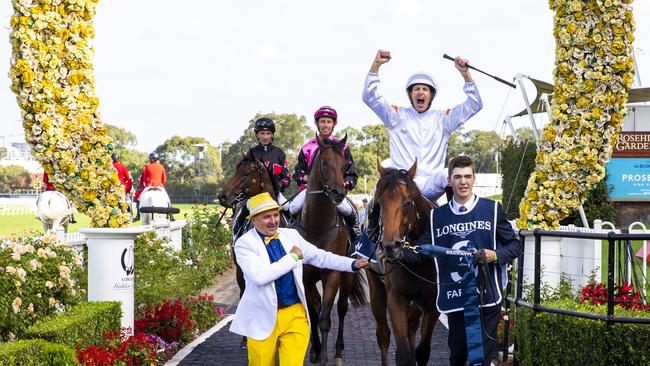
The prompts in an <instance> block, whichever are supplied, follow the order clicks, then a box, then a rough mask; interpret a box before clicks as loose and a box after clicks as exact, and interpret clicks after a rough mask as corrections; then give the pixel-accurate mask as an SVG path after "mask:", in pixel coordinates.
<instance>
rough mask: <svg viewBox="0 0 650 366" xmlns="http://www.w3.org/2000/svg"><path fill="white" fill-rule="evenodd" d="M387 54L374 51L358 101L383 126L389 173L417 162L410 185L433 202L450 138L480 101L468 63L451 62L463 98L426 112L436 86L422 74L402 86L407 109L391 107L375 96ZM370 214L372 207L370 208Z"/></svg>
mask: <svg viewBox="0 0 650 366" xmlns="http://www.w3.org/2000/svg"><path fill="white" fill-rule="evenodd" d="M390 59H391V55H390V52H388V51H384V50H379V51H377V55H376V56H375V60H374V61H373V63H372V66H371V67H370V71H369V72H368V75H367V76H366V83H365V87H364V90H363V101H364V102H365V103H366V104H367V105H368V107H370V109H372V110H373V112H375V114H376V115H377V116H378V117H379V119H380V120H381V121H382V122H383V123H384V125H386V127H388V131H389V136H390V160H391V164H392V168H396V169H404V170H408V169H409V168H410V167H411V165H412V164H413V162H415V161H416V160H417V171H416V175H415V178H414V179H413V180H414V181H415V184H417V186H418V188H419V189H420V191H421V192H422V195H424V196H425V197H427V198H428V199H430V200H432V201H435V200H437V199H438V197H440V195H441V194H442V193H443V192H444V191H445V187H446V186H447V172H446V171H445V157H446V155H447V145H448V143H449V137H450V136H451V133H452V132H454V131H455V130H457V129H458V128H460V126H461V125H462V124H463V123H464V122H465V121H467V120H468V119H469V118H470V117H472V116H473V115H475V114H476V113H477V112H478V111H480V110H481V109H482V108H483V102H482V101H481V96H480V95H479V93H478V89H477V88H476V84H475V83H474V80H473V79H472V76H471V75H470V73H469V68H468V67H467V65H468V64H469V61H468V60H466V59H462V58H460V57H456V59H455V61H454V66H455V67H456V69H457V70H458V71H459V72H460V75H461V76H462V78H463V80H464V81H465V85H464V86H463V91H464V92H465V94H466V95H467V99H466V100H465V101H464V102H463V103H461V104H459V105H457V106H455V107H454V108H452V109H447V110H432V109H430V108H431V102H432V101H433V99H434V98H435V96H436V94H438V85H437V84H436V82H435V81H434V80H433V78H432V77H431V76H430V75H429V74H427V73H424V72H419V73H416V74H413V75H412V76H411V77H410V78H409V79H408V81H407V83H406V93H407V95H408V97H409V100H410V102H411V106H410V107H398V106H396V105H391V104H390V103H389V102H388V101H387V100H386V98H385V97H384V96H383V95H382V94H381V93H380V91H379V75H378V73H379V68H380V67H381V65H383V64H385V63H387V62H388V61H390ZM373 209H374V207H373ZM377 219H378V218H377V217H376V215H375V214H371V215H369V221H368V230H369V232H370V231H371V230H374V229H375V228H376V226H377Z"/></svg>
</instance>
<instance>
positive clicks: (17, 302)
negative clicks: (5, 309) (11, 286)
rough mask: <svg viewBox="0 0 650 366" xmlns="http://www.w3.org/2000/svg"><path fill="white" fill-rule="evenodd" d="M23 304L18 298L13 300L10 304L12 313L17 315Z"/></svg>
mask: <svg viewBox="0 0 650 366" xmlns="http://www.w3.org/2000/svg"><path fill="white" fill-rule="evenodd" d="M22 304H23V300H21V298H20V297H17V298H15V299H14V301H12V302H11V307H13V308H14V313H15V314H18V313H19V312H20V305H22Z"/></svg>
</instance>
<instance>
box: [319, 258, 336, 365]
mask: <svg viewBox="0 0 650 366" xmlns="http://www.w3.org/2000/svg"><path fill="white" fill-rule="evenodd" d="M321 273H322V274H321V280H322V284H323V302H322V303H321V308H320V316H319V318H318V327H319V328H320V334H321V358H320V365H321V366H325V365H326V364H327V340H328V336H329V332H330V329H331V328H332V306H333V305H334V298H335V297H336V293H337V292H338V290H339V286H340V284H341V272H338V271H330V270H324V271H321Z"/></svg>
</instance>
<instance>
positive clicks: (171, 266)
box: [135, 206, 232, 316]
mask: <svg viewBox="0 0 650 366" xmlns="http://www.w3.org/2000/svg"><path fill="white" fill-rule="evenodd" d="M218 217H219V212H218V209H217V207H214V206H213V207H210V206H201V207H195V208H194V209H193V213H192V215H191V217H190V218H189V220H188V224H187V226H186V227H185V228H184V229H183V249H182V250H181V251H180V252H175V251H173V250H172V249H170V248H169V247H167V246H166V245H165V244H166V240H164V239H159V238H157V237H156V235H155V233H153V232H151V233H146V234H143V235H140V236H139V237H138V238H136V240H135V268H137V270H136V272H135V303H136V313H137V315H138V316H141V315H142V311H143V310H144V308H145V307H146V306H150V307H152V306H155V305H156V304H160V303H161V302H162V301H163V300H165V299H173V298H176V297H188V296H192V295H195V294H196V293H198V292H199V291H200V290H201V289H202V288H204V287H206V286H207V285H208V284H209V283H210V281H211V280H212V279H213V278H214V276H215V275H217V274H219V273H221V272H223V271H224V270H226V269H227V268H229V267H230V265H231V263H232V259H231V257H230V234H229V233H228V231H227V230H226V229H225V228H224V227H223V226H218V227H217V225H216V221H217V220H218ZM161 279H164V281H163V280H161Z"/></svg>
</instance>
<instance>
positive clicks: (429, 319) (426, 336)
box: [415, 306, 440, 366]
mask: <svg viewBox="0 0 650 366" xmlns="http://www.w3.org/2000/svg"><path fill="white" fill-rule="evenodd" d="M439 316H440V313H439V312H438V309H436V307H435V306H434V307H433V308H432V309H429V310H427V311H425V312H424V315H423V316H422V327H421V328H420V343H419V344H418V346H417V347H416V349H415V359H416V360H417V363H418V366H424V365H426V364H427V362H429V356H431V336H432V334H433V328H434V327H435V326H436V322H437V321H438V317H439Z"/></svg>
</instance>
